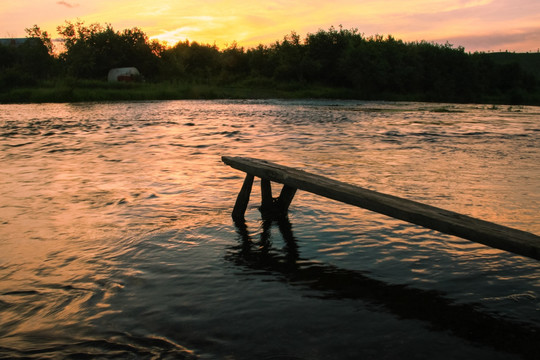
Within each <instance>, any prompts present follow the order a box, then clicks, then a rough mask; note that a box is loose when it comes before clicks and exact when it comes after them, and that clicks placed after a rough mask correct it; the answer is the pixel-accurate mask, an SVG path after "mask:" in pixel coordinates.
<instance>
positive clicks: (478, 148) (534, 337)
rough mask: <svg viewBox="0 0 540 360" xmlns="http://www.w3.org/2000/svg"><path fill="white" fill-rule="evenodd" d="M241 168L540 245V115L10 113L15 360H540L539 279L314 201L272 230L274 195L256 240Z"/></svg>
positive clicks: (483, 110) (531, 265)
mask: <svg viewBox="0 0 540 360" xmlns="http://www.w3.org/2000/svg"><path fill="white" fill-rule="evenodd" d="M222 155H231V156H251V157H256V158H262V159H267V160H271V161H274V162H277V163H280V164H283V165H288V166H293V167H298V168H301V169H305V170H308V171H312V172H314V173H317V174H321V175H325V176H328V177H331V178H334V179H337V180H341V181H346V182H349V183H354V184H357V185H360V186H364V187H366V188H370V189H373V190H377V191H380V192H384V193H389V194H393V195H397V196H402V197H405V198H409V199H412V200H416V201H421V202H425V203H428V204H431V205H435V206H438V207H442V208H445V209H448V210H452V211H457V212H460V213H464V214H467V215H471V216H474V217H478V218H481V219H484V220H489V221H492V222H496V223H500V224H503V225H506V226H511V227H515V228H518V229H521V230H525V231H529V232H532V233H535V234H540V216H539V215H538V214H539V212H540V107H508V106H500V107H491V106H487V105H454V104H426V103H384V102H359V101H310V100H305V101H279V100H266V101H163V102H160V101H155V102H125V103H76V104H34V105H0V163H1V164H2V166H1V167H0V358H10V359H16V358H25V359H26V358H35V359H42V358H72V359H80V358H143V359H146V358H149V359H150V358H156V359H158V358H163V359H183V358H185V359H197V358H202V359H396V358H414V359H434V358H437V359H456V358H468V359H511V358H520V357H524V358H534V356H535V355H537V354H538V351H540V263H539V262H538V261H535V260H531V259H527V258H524V257H521V256H517V255H512V254H509V253H505V252H502V251H499V250H495V249H491V248H488V247H485V246H483V245H480V244H476V243H472V242H469V241H467V240H462V239H459V238H456V237H452V236H447V235H442V234H439V233H437V232H434V231H430V230H426V229H423V228H420V227H417V226H414V225H410V224H407V223H404V222H401V221H398V220H394V219H391V218H387V217H385V216H383V215H379V214H375V213H372V212H369V211H366V210H363V209H359V208H356V207H352V206H348V205H345V204H342V203H338V202H335V201H332V200H328V199H325V198H321V197H317V196H315V195H312V194H308V193H304V192H298V193H297V195H296V197H295V198H294V201H293V203H292V205H291V209H290V214H289V218H288V221H281V222H263V221H261V216H260V213H259V211H258V210H257V206H258V205H259V203H260V191H259V188H258V185H259V183H258V182H257V181H256V183H255V186H254V191H253V193H252V196H251V202H250V206H249V208H248V211H247V214H246V222H245V224H236V225H235V224H234V223H233V221H232V219H231V216H230V214H231V210H232V206H233V204H234V201H235V198H236V195H237V193H238V191H239V189H240V187H241V185H242V181H243V177H244V174H243V173H241V172H238V171H236V170H234V169H232V168H229V167H228V166H226V165H224V164H223V163H222V162H221V160H220V157H221V156H222ZM275 187H276V189H274V192H276V193H277V190H278V187H277V186H275Z"/></svg>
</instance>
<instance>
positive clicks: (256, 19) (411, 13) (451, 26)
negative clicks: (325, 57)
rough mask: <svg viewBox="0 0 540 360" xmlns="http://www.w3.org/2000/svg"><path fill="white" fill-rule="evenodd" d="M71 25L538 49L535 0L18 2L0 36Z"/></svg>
mask: <svg viewBox="0 0 540 360" xmlns="http://www.w3.org/2000/svg"><path fill="white" fill-rule="evenodd" d="M77 20H81V21H84V23H85V24H87V25H88V24H92V23H100V24H111V25H112V26H113V27H114V29H116V30H122V29H126V28H133V27H138V28H140V29H141V30H143V31H144V32H145V33H146V34H147V35H148V36H149V37H150V38H151V39H156V40H159V41H162V42H167V44H168V45H169V46H173V45H175V44H176V43H178V42H180V41H185V40H189V41H192V42H193V41H197V42H199V43H203V44H215V45H217V46H218V47H220V48H222V47H226V46H228V44H231V43H233V42H236V43H238V45H239V46H244V47H248V48H249V47H255V46H257V45H259V44H263V45H269V44H272V43H274V42H276V41H278V40H281V39H282V38H283V37H284V36H285V35H287V34H290V33H291V31H295V32H296V33H298V34H299V35H300V36H302V37H303V36H305V35H307V34H308V33H314V32H316V31H318V30H319V29H325V30H326V29H328V28H330V27H331V26H335V27H337V26H339V25H343V27H344V28H346V29H352V28H356V29H358V30H359V31H360V32H361V33H363V34H365V35H366V36H371V35H376V34H382V35H392V36H394V37H395V38H397V39H402V40H404V41H421V40H426V41H435V42H442V43H444V42H447V41H448V42H450V43H452V44H454V45H456V46H464V47H465V48H466V49H467V50H469V51H477V50H479V51H485V50H494V49H499V48H500V47H506V50H510V51H536V49H537V48H539V47H540V2H538V1H537V0H440V1H437V2H433V1H431V0H411V1H408V2H402V1H397V0H387V1H379V0H367V1H363V2H361V3H359V2H358V1H356V0H336V1H335V2H331V3H330V2H326V1H318V2H313V1H307V0H299V1H297V2H295V3H286V2H284V1H282V0H274V1H272V0H270V1H262V0H253V1H250V2H248V3H246V2H240V1H238V0H206V1H203V2H189V1H188V2H178V1H172V0H164V1H160V2H155V1H149V0H139V1H133V0H129V1H128V0H116V1H111V0H109V1H104V0H96V1H93V2H91V3H88V2H81V1H80V0H62V1H55V2H53V3H51V2H50V1H45V0H37V1H35V0H34V1H32V0H19V1H17V2H11V3H6V4H3V8H2V10H1V11H0V24H1V25H0V37H24V36H25V34H24V29H25V28H28V27H31V26H33V25H34V24H37V25H38V26H40V27H41V28H42V29H43V30H46V31H48V32H49V34H50V35H51V36H52V37H56V36H57V33H56V28H57V27H58V26H61V25H63V24H64V23H65V21H72V22H73V21H77Z"/></svg>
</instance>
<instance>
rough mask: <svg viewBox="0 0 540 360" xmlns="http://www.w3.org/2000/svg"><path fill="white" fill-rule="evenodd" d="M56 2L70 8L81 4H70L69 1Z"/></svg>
mask: <svg viewBox="0 0 540 360" xmlns="http://www.w3.org/2000/svg"><path fill="white" fill-rule="evenodd" d="M56 4H58V5H62V6H65V7H68V8H74V7H77V6H79V4H70V3H68V2H67V1H57V2H56Z"/></svg>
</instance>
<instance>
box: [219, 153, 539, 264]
mask: <svg viewBox="0 0 540 360" xmlns="http://www.w3.org/2000/svg"><path fill="white" fill-rule="evenodd" d="M222 160H223V162H224V163H225V164H227V165H229V166H231V167H233V168H235V169H237V170H241V171H244V172H246V173H247V176H246V180H245V181H244V186H242V190H241V191H240V194H239V195H238V199H237V200H236V204H235V206H234V210H233V217H237V216H241V217H243V216H244V213H245V211H246V208H247V202H248V201H249V193H250V191H251V186H252V184H253V177H254V176H257V177H259V178H261V179H262V180H263V181H262V182H261V190H262V192H263V203H264V204H265V205H267V204H268V203H269V201H270V200H269V199H270V198H271V196H272V195H271V190H270V181H274V182H278V183H281V184H283V185H284V186H283V189H282V191H281V194H280V196H279V198H278V200H277V204H278V209H279V211H280V212H286V211H287V209H288V208H289V205H290V204H291V201H292V199H293V197H294V195H295V193H296V190H297V189H299V190H304V191H308V192H311V193H313V194H317V195H320V196H324V197H327V198H329V199H333V200H337V201H341V202H344V203H346V204H350V205H355V206H358V207H361V208H364V209H367V210H371V211H374V212H378V213H380V214H384V215H387V216H390V217H393V218H396V219H399V220H403V221H407V222H409V223H412V224H416V225H420V226H423V227H425V228H428V229H432V230H437V231H439V232H442V233H445V234H449V235H455V236H459V237H461V238H463V239H467V240H471V241H474V242H477V243H480V244H484V245H487V246H491V247H493V248H497V249H501V250H506V251H510V252H513V253H515V254H519V255H523V256H527V257H530V258H533V259H537V260H540V236H538V235H535V234H532V233H529V232H526V231H522V230H518V229H513V228H510V227H507V226H502V225H499V224H495V223H492V222H489V221H484V220H480V219H476V218H473V217H470V216H467V215H463V214H459V213H456V212H453V211H449V210H445V209H441V208H437V207H435V206H431V205H427V204H423V203H419V202H417V201H412V200H407V199H403V198H400V197H397V196H392V195H388V194H383V193H380V192H377V191H373V190H368V189H364V188H361V187H359V186H355V185H352V184H347V183H344V182H341V181H336V180H332V179H329V178H327V177H324V176H320V175H315V174H311V173H308V172H306V171H302V170H298V169H294V168H291V167H288V166H283V165H279V164H275V163H271V162H269V161H265V160H259V159H253V158H244V157H228V156H223V157H222ZM248 186H249V190H248V189H247V188H248Z"/></svg>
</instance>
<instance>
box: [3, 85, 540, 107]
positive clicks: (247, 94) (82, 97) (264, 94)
mask: <svg viewBox="0 0 540 360" xmlns="http://www.w3.org/2000/svg"><path fill="white" fill-rule="evenodd" d="M263 85H264V84H263ZM263 85H259V84H255V85H251V84H249V85H244V84H238V85H214V84H188V83H186V84H178V83H108V82H106V81H77V82H76V83H75V84H69V83H67V84H66V83H62V82H60V83H54V84H53V83H50V84H47V83H45V84H41V85H36V86H32V87H17V88H13V89H10V90H7V91H3V92H0V104H31V103H71V102H101V101H145V100H212V99H342V100H376V101H420V102H444V103H464V102H463V101H462V100H461V101H460V100H457V99H452V98H439V97H432V96H430V95H429V94H392V93H385V94H373V95H371V94H366V93H362V92H361V91H359V90H357V89H350V88H337V87H326V86H316V85H306V84H301V83H278V84H271V85H272V86H263ZM467 103H477V104H496V105H532V106H540V93H535V94H533V95H531V94H520V93H511V94H502V95H501V96H485V95H483V96H478V98H474V99H471V101H468V102H467Z"/></svg>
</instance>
